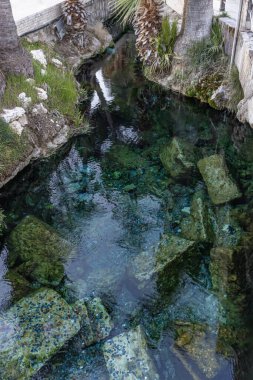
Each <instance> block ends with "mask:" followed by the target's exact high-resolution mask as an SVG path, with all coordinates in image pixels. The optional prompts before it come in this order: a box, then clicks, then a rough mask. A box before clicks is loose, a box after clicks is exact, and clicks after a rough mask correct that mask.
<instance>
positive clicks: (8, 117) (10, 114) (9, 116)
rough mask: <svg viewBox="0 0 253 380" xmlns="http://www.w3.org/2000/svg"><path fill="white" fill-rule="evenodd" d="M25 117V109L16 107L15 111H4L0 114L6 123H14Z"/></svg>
mask: <svg viewBox="0 0 253 380" xmlns="http://www.w3.org/2000/svg"><path fill="white" fill-rule="evenodd" d="M23 115H25V110H24V108H22V107H15V108H13V109H3V112H2V113H1V114H0V117H1V118H2V119H3V120H4V121H5V122H6V123H12V122H13V121H15V120H18V119H19V118H20V117H21V116H23Z"/></svg>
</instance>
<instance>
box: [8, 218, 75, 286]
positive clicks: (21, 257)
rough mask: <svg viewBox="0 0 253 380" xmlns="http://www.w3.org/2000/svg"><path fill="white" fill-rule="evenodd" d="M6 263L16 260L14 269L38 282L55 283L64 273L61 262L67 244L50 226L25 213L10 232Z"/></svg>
mask: <svg viewBox="0 0 253 380" xmlns="http://www.w3.org/2000/svg"><path fill="white" fill-rule="evenodd" d="M8 248H9V257H8V259H9V264H10V266H14V265H15V263H16V262H17V261H21V263H22V264H21V265H20V266H19V267H18V268H17V270H18V271H19V272H20V273H21V274H22V275H25V276H27V277H28V278H31V279H33V280H36V281H38V282H39V283H40V284H42V285H50V284H51V285H58V284H59V283H60V281H61V280H62V278H63V276H64V266H63V262H64V260H65V258H66V257H67V255H68V253H69V252H70V250H71V246H70V245H69V244H68V243H67V242H66V241H65V240H64V239H62V238H61V237H60V236H59V235H58V234H57V233H56V232H55V230H54V229H53V228H51V227H50V226H48V225H47V224H45V223H43V222H42V221H40V220H39V219H37V218H35V217H34V216H27V217H26V218H24V219H23V220H22V221H21V222H20V224H19V225H18V226H17V227H16V228H15V229H14V230H13V231H12V233H11V235H10V237H9V240H8Z"/></svg>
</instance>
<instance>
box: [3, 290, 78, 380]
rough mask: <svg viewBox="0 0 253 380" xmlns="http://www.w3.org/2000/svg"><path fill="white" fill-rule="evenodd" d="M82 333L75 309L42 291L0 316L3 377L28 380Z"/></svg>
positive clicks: (56, 296) (51, 294)
mask: <svg viewBox="0 0 253 380" xmlns="http://www.w3.org/2000/svg"><path fill="white" fill-rule="evenodd" d="M79 330H80V322H79V318H78V316H77V315H76V314H75V312H74V310H73V309H72V308H71V306H69V305H68V304H67V303H66V301H64V299H63V298H61V297H60V295H59V294H58V293H56V292H55V291H53V290H51V289H46V288H44V289H42V290H40V291H37V292H35V293H34V294H32V295H30V296H28V297H25V298H23V299H22V300H20V301H19V302H18V303H16V304H15V305H14V306H13V307H11V308H10V309H9V310H8V311H7V312H6V313H5V315H1V316H0V377H1V379H2V380H13V379H15V380H28V379H30V378H31V377H32V376H33V375H34V374H35V373H36V372H38V371H39V369H40V368H41V367H42V366H43V365H44V364H45V363H46V362H47V360H48V359H50V358H51V357H52V356H53V355H54V354H55V353H56V352H57V351H58V350H59V349H60V348H61V347H62V346H63V345H64V344H65V343H66V342H67V341H68V340H69V339H71V338H72V337H73V336H74V335H76V334H77V333H78V331H79Z"/></svg>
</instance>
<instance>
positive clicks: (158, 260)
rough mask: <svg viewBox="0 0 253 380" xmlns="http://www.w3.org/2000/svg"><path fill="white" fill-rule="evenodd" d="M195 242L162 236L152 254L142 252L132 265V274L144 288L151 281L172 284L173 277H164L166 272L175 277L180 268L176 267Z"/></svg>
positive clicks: (173, 236) (174, 236)
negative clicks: (171, 273)
mask: <svg viewBox="0 0 253 380" xmlns="http://www.w3.org/2000/svg"><path fill="white" fill-rule="evenodd" d="M194 245H195V242H194V241H191V240H186V239H183V238H180V237H178V236H176V235H164V236H163V238H162V240H161V241H160V243H159V245H158V247H157V248H156V249H154V252H142V253H141V254H139V255H138V256H137V257H136V258H135V259H134V260H133V264H132V273H133V275H134V277H135V278H136V279H137V280H138V282H139V283H140V287H142V286H145V285H146V284H147V283H149V282H150V281H151V280H159V281H163V280H164V281H166V282H167V284H168V285H169V283H170V282H171V283H172V285H173V283H174V277H173V276H166V275H165V274H166V273H167V270H171V271H172V272H173V273H174V274H175V276H177V275H178V272H179V271H180V268H179V267H178V265H179V264H180V263H182V262H183V261H184V259H186V255H187V253H189V252H190V251H191V250H192V248H193V247H194ZM163 277H164V278H163Z"/></svg>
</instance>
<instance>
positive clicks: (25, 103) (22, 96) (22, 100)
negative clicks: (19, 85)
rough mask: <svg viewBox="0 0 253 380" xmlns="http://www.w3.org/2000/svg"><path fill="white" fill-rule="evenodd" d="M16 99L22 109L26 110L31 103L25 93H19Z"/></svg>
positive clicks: (30, 99)
mask: <svg viewBox="0 0 253 380" xmlns="http://www.w3.org/2000/svg"><path fill="white" fill-rule="evenodd" d="M18 99H19V101H20V103H21V105H22V107H24V108H27V107H29V105H30V104H31V103H32V98H31V97H29V96H27V95H26V93H25V92H21V94H19V96H18Z"/></svg>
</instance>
